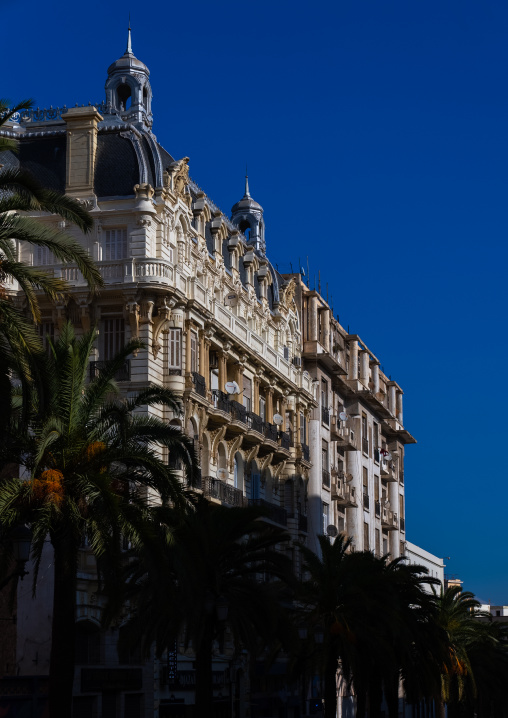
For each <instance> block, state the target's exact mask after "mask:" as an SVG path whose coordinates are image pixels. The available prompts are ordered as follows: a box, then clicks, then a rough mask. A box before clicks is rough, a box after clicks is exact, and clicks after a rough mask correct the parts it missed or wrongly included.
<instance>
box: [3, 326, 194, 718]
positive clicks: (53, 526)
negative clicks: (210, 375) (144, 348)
mask: <svg viewBox="0 0 508 718" xmlns="http://www.w3.org/2000/svg"><path fill="white" fill-rule="evenodd" d="M95 338H96V332H95V331H90V332H88V333H86V334H85V335H84V336H83V337H81V338H79V339H78V338H76V337H75V336H74V331H73V328H72V325H71V324H67V325H66V326H65V327H64V328H63V330H62V332H61V334H60V337H59V339H58V341H57V342H56V343H55V344H54V346H52V348H51V352H50V353H49V354H44V355H42V356H40V357H39V360H38V362H39V376H40V379H41V381H40V383H39V384H38V385H37V386H34V387H32V391H33V396H32V414H31V418H30V421H29V423H28V425H25V424H23V423H21V424H16V421H15V420H13V423H12V424H11V426H10V427H9V429H10V430H9V432H8V436H7V438H8V440H7V441H5V442H3V443H2V445H1V446H0V456H1V455H2V454H3V459H4V461H6V460H9V461H14V462H16V463H18V464H19V465H22V466H24V467H25V472H26V474H27V475H28V477H29V480H20V479H17V478H11V479H8V480H5V481H4V483H3V485H2V491H1V492H0V521H1V522H2V524H3V525H4V526H5V528H6V529H8V528H9V527H12V526H14V525H17V524H19V523H25V522H26V523H28V524H29V525H30V527H31V529H32V532H33V540H32V553H33V557H34V559H35V572H34V590H36V588H37V571H38V566H39V562H40V560H41V555H42V550H43V546H44V542H45V540H46V538H47V536H48V535H49V538H50V541H51V544H52V547H53V554H54V599H53V621H52V646H51V657H50V695H49V710H50V714H51V716H52V718H68V716H70V715H71V705H72V683H73V677H74V637H75V607H76V571H77V561H78V551H79V547H80V545H81V543H82V541H83V539H84V537H88V543H89V546H90V547H91V550H92V551H93V553H94V554H95V556H96V558H97V559H98V560H99V561H100V562H101V563H103V564H104V566H105V567H106V568H107V569H108V570H107V571H106V572H105V575H104V578H105V582H106V588H107V589H111V590H113V588H114V587H116V586H117V585H118V583H119V581H120V566H121V563H122V562H121V553H122V550H121V545H122V541H121V539H122V536H123V537H126V538H128V539H129V540H130V541H131V542H132V543H133V544H134V545H136V544H138V543H139V542H140V541H141V540H142V534H143V527H144V526H145V525H146V521H145V520H146V519H147V517H148V513H149V510H148V501H147V500H148V498H149V496H148V493H149V492H152V494H153V493H156V494H157V495H158V496H159V497H160V500H161V501H163V502H168V501H171V502H173V504H175V505H180V504H181V503H182V501H183V490H182V486H181V484H180V482H179V480H178V479H177V478H176V477H175V475H174V474H173V473H172V472H171V471H170V470H169V469H168V467H167V465H165V463H164V462H163V461H162V459H161V457H160V451H159V447H165V448H166V449H169V451H170V452H171V454H172V455H175V456H177V458H180V459H181V460H182V462H183V464H184V466H185V468H186V471H187V473H188V476H189V477H192V476H193V474H194V473H195V472H196V470H197V464H196V458H195V456H194V452H193V448H192V442H191V441H190V440H189V439H188V438H187V437H185V436H184V435H183V434H182V433H181V432H180V430H179V429H177V428H175V427H172V426H169V425H168V424H166V423H163V422H162V421H160V420H159V419H156V418H154V417H150V416H146V415H143V414H140V413H137V412H138V410H139V408H140V407H152V406H154V405H157V406H160V405H166V406H168V407H169V408H170V409H171V410H172V411H174V412H179V411H180V404H179V402H178V401H177V400H176V399H175V397H174V395H173V394H172V393H171V392H169V391H167V390H165V389H162V388H158V387H150V388H148V389H146V390H145V391H141V392H140V393H139V394H138V395H137V396H136V397H135V398H130V399H123V398H121V397H120V396H119V392H118V387H117V385H116V383H115V381H114V376H115V373H116V372H117V371H118V370H119V369H120V368H121V367H122V365H123V364H124V362H125V360H126V358H127V357H128V356H129V355H130V354H131V353H132V352H133V350H135V349H138V348H140V346H141V345H140V343H139V342H138V341H132V342H130V343H128V344H127V345H126V346H125V348H124V349H123V350H122V351H120V352H119V353H118V354H117V355H116V357H115V358H114V359H112V360H111V361H109V362H107V363H106V364H105V366H104V367H103V368H102V369H101V371H100V372H99V373H98V375H97V376H96V377H95V378H93V379H92V380H91V381H90V382H89V383H87V377H88V361H89V357H90V353H91V351H92V348H93V344H94V341H95ZM6 454H7V455H6Z"/></svg>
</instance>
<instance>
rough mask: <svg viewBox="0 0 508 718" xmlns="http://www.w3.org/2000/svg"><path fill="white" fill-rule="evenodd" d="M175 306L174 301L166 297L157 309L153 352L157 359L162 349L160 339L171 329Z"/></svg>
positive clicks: (154, 321) (154, 322)
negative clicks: (170, 321) (170, 324)
mask: <svg viewBox="0 0 508 718" xmlns="http://www.w3.org/2000/svg"><path fill="white" fill-rule="evenodd" d="M174 305H175V302H174V300H173V301H171V300H169V299H168V298H167V297H164V298H163V299H162V301H161V303H160V304H159V306H158V308H157V316H156V317H155V319H153V334H152V352H153V356H154V358H155V359H157V355H158V353H159V351H160V350H161V348H162V344H161V343H160V341H159V337H160V335H161V334H162V332H164V331H167V330H168V329H169V320H170V319H171V314H172V308H173V307H174Z"/></svg>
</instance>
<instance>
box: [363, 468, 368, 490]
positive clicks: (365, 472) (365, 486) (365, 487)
mask: <svg viewBox="0 0 508 718" xmlns="http://www.w3.org/2000/svg"><path fill="white" fill-rule="evenodd" d="M368 494H369V470H368V469H367V467H366V466H364V467H363V495H364V496H368Z"/></svg>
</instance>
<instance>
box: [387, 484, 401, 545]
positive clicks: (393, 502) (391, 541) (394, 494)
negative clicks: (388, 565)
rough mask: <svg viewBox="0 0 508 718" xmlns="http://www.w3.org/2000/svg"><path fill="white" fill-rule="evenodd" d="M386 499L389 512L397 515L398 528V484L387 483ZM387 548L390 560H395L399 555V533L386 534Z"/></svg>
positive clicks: (390, 532)
mask: <svg viewBox="0 0 508 718" xmlns="http://www.w3.org/2000/svg"><path fill="white" fill-rule="evenodd" d="M388 499H389V500H390V511H393V513H394V514H397V519H398V521H399V526H400V515H399V484H398V483H397V482H396V481H390V482H389V483H388ZM388 548H389V549H390V554H391V558H397V557H398V556H399V554H400V531H399V530H398V529H397V530H396V531H389V532H388Z"/></svg>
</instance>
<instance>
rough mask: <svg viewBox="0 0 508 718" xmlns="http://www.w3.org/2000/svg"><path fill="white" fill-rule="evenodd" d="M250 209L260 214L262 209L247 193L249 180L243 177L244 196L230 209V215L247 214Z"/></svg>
mask: <svg viewBox="0 0 508 718" xmlns="http://www.w3.org/2000/svg"><path fill="white" fill-rule="evenodd" d="M250 209H254V210H257V211H258V212H262V211H263V208H262V207H261V205H260V204H259V203H258V202H256V200H254V199H252V197H251V196H250V192H249V178H248V177H247V176H246V177H245V194H244V195H243V197H242V199H241V200H240V201H239V202H237V203H236V204H234V205H233V206H232V208H231V213H232V214H235V212H242V211H243V212H247V211H248V210H250Z"/></svg>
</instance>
